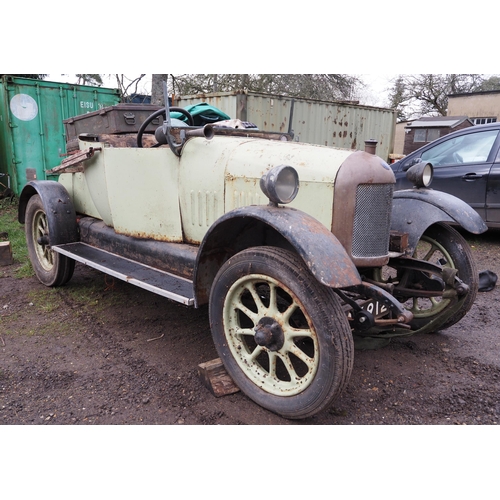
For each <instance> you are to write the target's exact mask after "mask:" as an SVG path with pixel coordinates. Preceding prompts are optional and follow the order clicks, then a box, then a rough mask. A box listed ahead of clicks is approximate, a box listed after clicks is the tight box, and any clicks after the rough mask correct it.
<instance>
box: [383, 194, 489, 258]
mask: <svg viewBox="0 0 500 500" xmlns="http://www.w3.org/2000/svg"><path fill="white" fill-rule="evenodd" d="M436 222H449V223H451V224H459V225H460V226H462V227H463V228H464V229H466V230H467V231H469V232H470V233H473V234H481V233H484V232H485V231H486V230H487V229H488V227H487V226H486V224H485V222H484V221H483V219H482V218H481V216H480V215H479V214H478V213H477V212H476V211H475V210H474V209H473V208H472V207H471V206H470V205H468V204H467V203H465V202H464V201H462V200H460V199H459V198H457V197H456V196H453V195H451V194H448V193H443V192H442V191H434V190H432V189H405V190H401V191H395V192H394V196H393V203H392V222H391V229H392V230H393V231H398V232H401V233H408V241H409V245H410V249H409V251H410V253H413V251H414V249H415V247H416V245H417V243H418V241H419V240H420V238H421V236H422V234H423V233H424V232H425V230H426V229H427V228H428V227H429V226H431V225H432V224H434V223H436Z"/></svg>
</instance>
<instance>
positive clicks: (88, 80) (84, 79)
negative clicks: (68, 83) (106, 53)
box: [75, 75, 103, 87]
mask: <svg viewBox="0 0 500 500" xmlns="http://www.w3.org/2000/svg"><path fill="white" fill-rule="evenodd" d="M75 76H76V77H77V78H78V81H77V84H78V85H92V86H94V87H100V86H101V85H102V83H103V82H102V77H101V75H75Z"/></svg>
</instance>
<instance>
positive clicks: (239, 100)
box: [176, 92, 396, 160]
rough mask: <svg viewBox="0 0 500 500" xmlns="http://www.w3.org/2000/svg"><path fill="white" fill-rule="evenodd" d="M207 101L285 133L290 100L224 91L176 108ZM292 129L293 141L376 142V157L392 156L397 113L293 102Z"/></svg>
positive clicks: (187, 99)
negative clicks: (371, 140) (372, 140)
mask: <svg viewBox="0 0 500 500" xmlns="http://www.w3.org/2000/svg"><path fill="white" fill-rule="evenodd" d="M197 102H208V103H209V104H211V105H212V106H215V107H217V108H219V109H220V110H221V111H224V112H225V113H227V114H228V115H229V116H231V118H240V119H241V120H244V121H250V122H253V123H255V124H256V125H257V127H259V129H261V130H265V131H270V132H287V131H288V127H289V118H290V110H291V105H292V99H291V98H289V97H283V96H273V95H266V94H257V93H244V92H233V93H231V92H224V93H214V94H200V95H194V96H183V97H180V98H178V100H177V101H176V104H177V105H178V106H183V107H184V106H188V105H191V104H195V103H197ZM292 122H293V123H292V129H293V131H294V133H295V140H297V141H300V142H307V143H310V144H320V145H323V146H333V147H338V148H342V149H361V150H363V149H364V141H365V140H368V139H374V140H376V141H378V145H377V155H379V156H381V157H382V158H384V159H385V160H387V159H388V158H389V154H391V153H392V148H393V143H394V133H395V126H396V112H395V111H394V110H392V109H387V108H375V107H371V106H362V105H355V104H349V103H343V102H325V101H315V100H309V99H294V107H293V120H292Z"/></svg>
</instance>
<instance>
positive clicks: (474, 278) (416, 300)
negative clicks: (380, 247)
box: [397, 223, 479, 333]
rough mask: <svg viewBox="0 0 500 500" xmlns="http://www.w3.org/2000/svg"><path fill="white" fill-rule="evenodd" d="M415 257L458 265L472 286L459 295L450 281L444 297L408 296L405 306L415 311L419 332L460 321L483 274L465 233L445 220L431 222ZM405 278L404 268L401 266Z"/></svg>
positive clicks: (460, 275)
mask: <svg viewBox="0 0 500 500" xmlns="http://www.w3.org/2000/svg"><path fill="white" fill-rule="evenodd" d="M413 257H414V258H417V259H420V260H426V261H428V262H432V263H434V264H440V265H442V266H443V267H449V268H452V269H455V270H456V272H457V276H458V278H460V280H462V281H463V282H464V283H465V284H466V285H468V287H469V291H468V292H467V293H466V294H465V295H462V296H456V294H454V293H453V289H452V287H451V286H450V285H448V284H446V286H445V290H444V293H443V294H442V296H441V297H430V298H423V297H421V296H419V297H407V300H406V302H405V307H406V308H407V309H408V310H409V311H411V312H412V314H413V320H412V322H411V323H410V326H411V327H412V330H414V332H415V333H417V332H418V333H432V332H436V331H439V330H444V329H446V328H449V327H450V326H452V325H454V324H455V323H457V322H458V321H460V320H461V319H462V318H463V317H464V316H465V315H466V314H467V312H468V311H469V310H470V308H471V307H472V304H473V303H474V301H475V300H476V295H477V290H478V283H479V275H478V272H477V269H476V264H475V261H474V257H473V255H472V252H471V250H470V247H469V245H468V243H467V241H466V240H465V239H464V237H463V236H462V235H461V234H460V233H459V232H458V231H456V230H455V229H454V228H452V227H451V226H449V225H448V224H445V223H437V224H434V225H432V226H430V227H429V228H428V229H427V230H426V231H425V233H424V234H423V235H422V237H421V238H420V241H419V242H418V244H417V247H416V250H415V253H414V255H413ZM397 272H398V274H399V278H398V280H399V281H400V282H401V281H403V279H404V277H405V275H404V270H397Z"/></svg>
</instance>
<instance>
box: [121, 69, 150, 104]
mask: <svg viewBox="0 0 500 500" xmlns="http://www.w3.org/2000/svg"><path fill="white" fill-rule="evenodd" d="M114 76H115V79H116V85H117V87H118V90H119V91H120V95H121V100H122V101H123V102H126V101H128V100H130V99H131V98H132V96H133V95H134V94H139V93H140V92H139V91H138V90H139V84H140V83H141V82H142V80H143V78H144V77H145V76H146V74H145V73H144V74H142V75H140V76H136V77H133V78H130V77H127V76H125V75H119V74H115V75H114Z"/></svg>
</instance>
